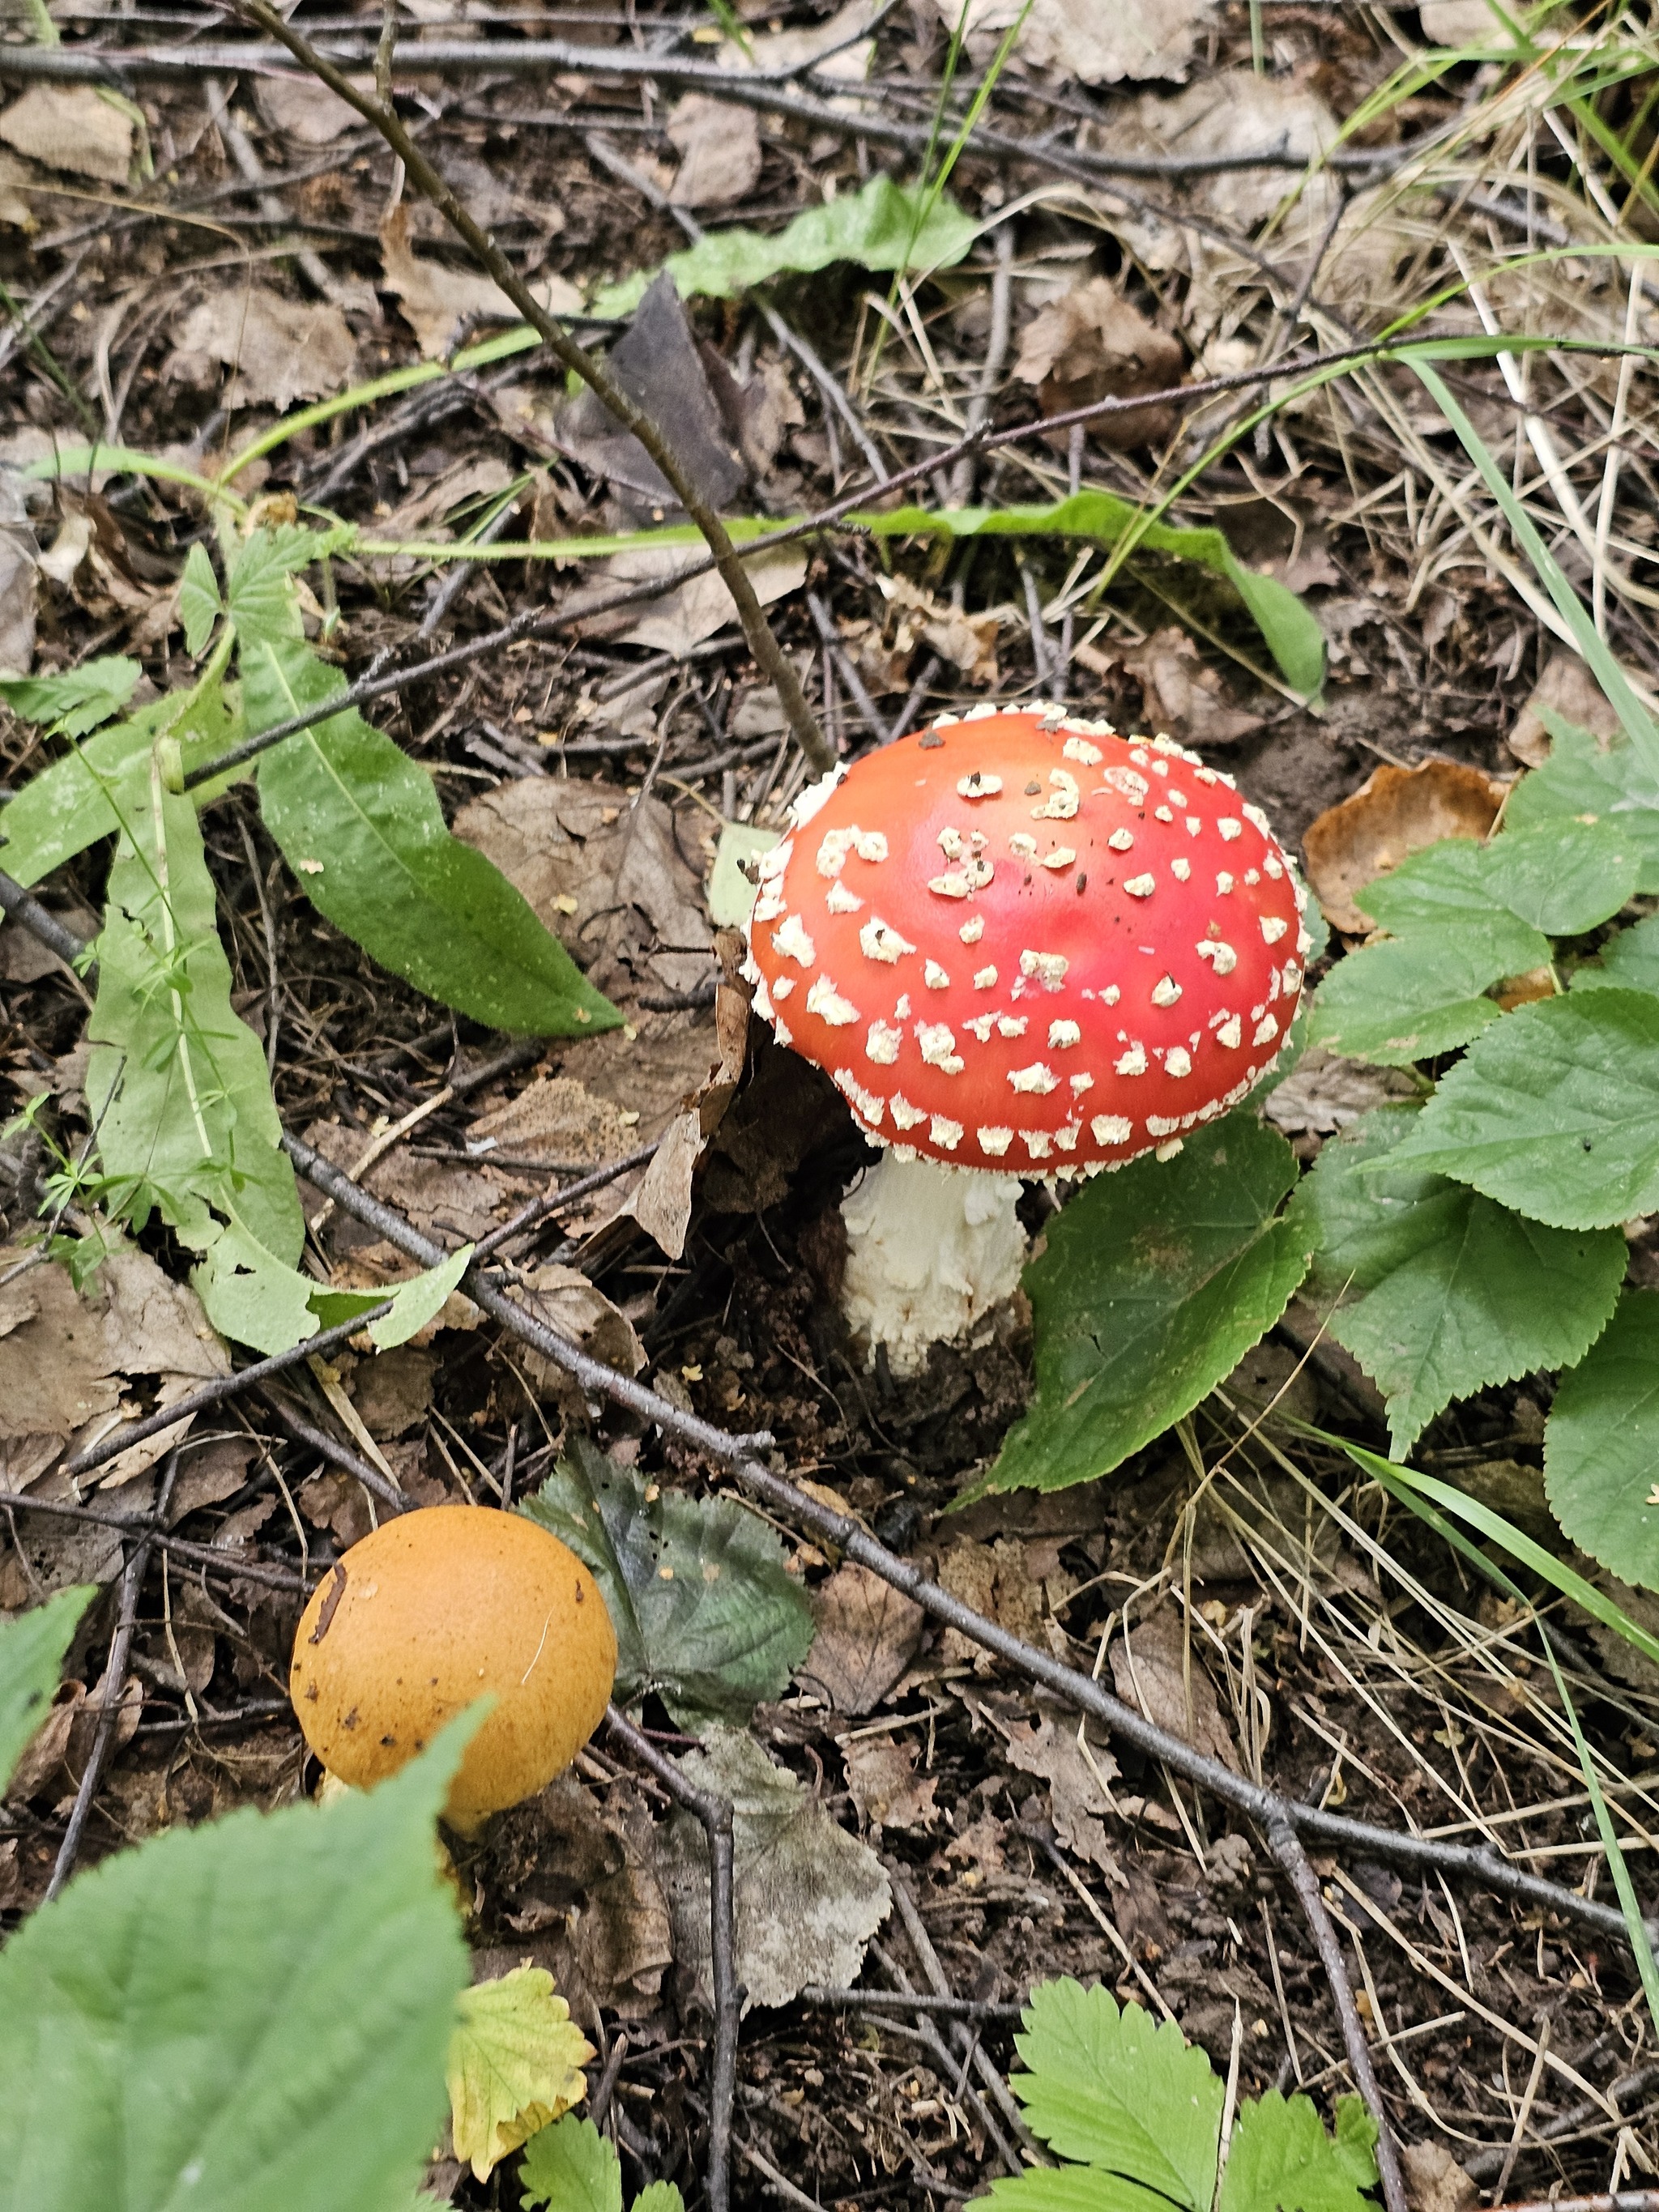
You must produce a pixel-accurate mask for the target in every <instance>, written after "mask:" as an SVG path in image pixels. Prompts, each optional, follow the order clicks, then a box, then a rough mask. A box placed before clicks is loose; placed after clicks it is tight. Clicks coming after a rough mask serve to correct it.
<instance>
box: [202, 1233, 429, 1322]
mask: <svg viewBox="0 0 1659 2212" xmlns="http://www.w3.org/2000/svg"><path fill="white" fill-rule="evenodd" d="M185 1233H186V1237H187V1241H189V1242H190V1243H191V1245H192V1248H193V1249H196V1250H197V1251H200V1252H202V1253H204V1258H203V1260H202V1261H201V1262H200V1264H199V1265H198V1266H197V1267H195V1268H193V1269H192V1270H191V1278H190V1279H191V1287H192V1288H193V1289H194V1291H196V1294H197V1297H199V1298H200V1299H201V1301H202V1304H203V1307H204V1310H205V1311H206V1313H207V1317H208V1319H209V1320H210V1322H212V1323H213V1326H214V1327H215V1328H216V1329H217V1330H218V1331H219V1332H220V1334H222V1335H223V1336H229V1337H234V1339H235V1340H236V1341H237V1343H239V1344H251V1345H252V1346H253V1348H254V1349H255V1351H256V1352H266V1353H270V1352H286V1351H287V1350H288V1348H289V1346H290V1345H295V1344H301V1343H303V1342H304V1340H305V1339H306V1338H307V1337H308V1336H314V1335H315V1334H316V1333H317V1330H318V1328H319V1327H320V1328H337V1326H338V1325H339V1324H340V1323H341V1322H348V1321H353V1320H355V1319H356V1316H358V1315H359V1314H366V1313H372V1312H373V1311H374V1308H375V1307H376V1306H380V1305H384V1304H386V1300H387V1299H388V1298H390V1299H391V1301H392V1311H391V1312H390V1313H388V1314H383V1315H382V1316H380V1320H378V1321H372V1322H369V1324H368V1338H369V1340H370V1342H371V1343H372V1344H373V1345H374V1347H375V1349H376V1351H378V1352H389V1351H390V1350H391V1349H392V1346H394V1345H398V1344H406V1343H407V1342H408V1341H409V1340H410V1337H411V1336H413V1335H414V1334H416V1331H417V1330H420V1329H422V1328H425V1327H426V1325H427V1323H428V1322H429V1321H430V1320H431V1319H432V1317H433V1316H434V1315H435V1314H436V1313H438V1312H440V1311H441V1310H442V1307H443V1304H444V1301H445V1300H446V1299H447V1297H448V1296H449V1294H450V1292H451V1291H453V1289H454V1288H455V1285H457V1284H458V1283H459V1281H460V1279H461V1277H462V1276H463V1275H464V1274H465V1273H466V1269H467V1264H468V1262H469V1261H471V1257H472V1249H473V1248H472V1247H471V1244H463V1245H462V1246H461V1248H460V1249H459V1251H456V1252H452V1253H451V1254H450V1255H449V1257H448V1258H447V1260H445V1261H443V1262H442V1263H441V1265H440V1266H438V1267H428V1268H425V1269H423V1270H422V1273H420V1274H418V1275H414V1276H411V1277H410V1279H408V1280H407V1281H406V1282H402V1283H398V1284H397V1285H395V1286H393V1285H387V1286H386V1289H384V1290H371V1291H336V1290H331V1289H330V1288H329V1286H328V1285H327V1284H326V1283H319V1282H317V1281H315V1280H314V1279H313V1278H312V1277H311V1276H309V1275H304V1274H301V1273H300V1271H299V1269H298V1268H297V1267H289V1265H288V1264H287V1262H286V1261H282V1260H279V1259H278V1258H277V1257H276V1254H275V1253H273V1252H268V1251H267V1250H266V1249H265V1248H264V1245H263V1244H261V1243H259V1241H258V1238H257V1237H254V1236H253V1235H252V1234H251V1232H250V1231H249V1230H248V1229H247V1227H246V1225H245V1224H244V1223H242V1222H240V1221H239V1220H237V1219H236V1218H234V1216H233V1218H231V1219H230V1221H229V1222H228V1224H227V1225H225V1226H224V1227H223V1228H222V1229H221V1228H220V1226H219V1225H218V1224H217V1223H216V1222H215V1223H210V1224H209V1225H207V1226H206V1227H204V1228H203V1229H201V1230H200V1231H195V1232H190V1231H187V1232H185Z"/></svg>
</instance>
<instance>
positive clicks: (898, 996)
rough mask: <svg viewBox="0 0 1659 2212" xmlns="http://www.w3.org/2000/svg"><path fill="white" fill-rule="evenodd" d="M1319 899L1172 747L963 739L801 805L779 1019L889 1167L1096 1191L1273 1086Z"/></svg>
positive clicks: (1026, 726)
mask: <svg viewBox="0 0 1659 2212" xmlns="http://www.w3.org/2000/svg"><path fill="white" fill-rule="evenodd" d="M1304 898H1305V894H1304V892H1303V890H1302V889H1301V887H1300V885H1299V884H1298V883H1297V880H1296V877H1295V874H1294V872H1293V871H1292V869H1291V866H1290V865H1289V863H1288V862H1287V860H1286V859H1285V854H1284V852H1283V851H1282V849H1281V848H1280V847H1279V844H1278V843H1277V842H1276V841H1275V839H1274V838H1273V835H1272V832H1271V830H1270V829H1268V826H1267V822H1266V819H1265V817H1263V816H1262V815H1261V813H1260V811H1258V810H1257V809H1255V808H1254V807H1251V806H1250V805H1249V804H1248V803H1247V802H1246V801H1245V800H1243V799H1241V797H1240V795H1239V793H1238V792H1237V789H1236V787H1235V786H1234V785H1233V782H1232V781H1231V778H1230V777H1228V776H1225V775H1222V774H1221V773H1220V772H1219V771H1218V770H1216V769H1210V768H1207V767H1206V766H1205V764H1204V763H1203V762H1202V761H1201V760H1200V758H1199V757H1198V756H1197V755H1195V754H1193V753H1189V752H1187V751H1185V750H1183V749H1182V747H1181V746H1179V745H1176V744H1174V743H1173V742H1172V741H1171V740H1170V739H1169V738H1124V737H1120V736H1118V735H1117V734H1116V733H1115V732H1114V731H1113V730H1111V728H1110V727H1109V726H1108V725H1107V724H1105V723H1102V722H1094V721H1090V720H1085V719H1084V718H1082V717H1080V716H1077V715H1071V714H1066V712H1065V710H1064V709H1062V708H1042V707H1041V706H1037V707H1034V708H1030V709H1024V708H1022V709H1018V710H1011V711H993V712H989V713H976V714H969V716H967V717H965V718H963V720H954V719H952V718H951V717H945V718H943V719H942V720H940V721H939V723H936V724H935V725H934V726H933V727H932V728H930V729H927V730H922V731H919V732H915V733H914V734H913V735H911V736H909V737H907V738H899V739H897V740H896V742H895V743H894V744H890V745H888V746H885V747H884V748H883V749H882V750H879V751H878V752H874V753H871V754H868V755H866V757H864V758H863V759H862V760H860V761H859V762H858V763H855V764H854V767H853V768H852V769H849V770H848V771H846V772H845V773H844V774H842V775H839V777H838V778H837V779H836V780H835V781H833V782H830V781H826V782H825V783H823V784H819V785H817V786H814V787H812V788H811V790H810V791H808V792H807V793H804V794H803V797H802V799H801V800H800V801H799V802H798V804H797V808H796V816H795V819H794V822H793V824H792V827H791V829H790V832H789V834H788V836H787V837H786V838H785V840H784V842H782V843H781V844H780V845H779V846H778V847H777V848H775V851H774V852H773V853H771V854H768V855H767V856H766V860H764V861H763V864H762V873H761V881H760V886H759V890H758V892H757V898H756V902H755V907H754V911H753V915H752V916H751V920H750V959H751V963H752V967H753V971H754V973H755V975H756V976H757V997H756V1004H757V1008H758V1009H759V1011H760V1012H762V1013H763V1014H764V1015H765V1016H766V1017H767V1018H769V1020H770V1021H771V1022H772V1024H773V1026H774V1028H775V1030H776V1032H777V1034H778V1036H779V1037H780V1038H781V1041H782V1042H785V1043H787V1044H788V1045H790V1046H792V1047H793V1049H794V1050H795V1051H797V1052H799V1053H801V1054H804V1055H805V1057H806V1058H807V1059H809V1060H815V1061H816V1062H817V1064H818V1065H819V1066H822V1067H823V1068H825V1069H826V1070H827V1071H828V1072H829V1074H830V1075H831V1076H832V1078H833V1079H834V1080H835V1082H836V1085H838V1086H839V1088H840V1089H841V1090H842V1092H843V1093H844V1095H845V1096H846V1097H847V1099H848V1103H849V1105H850V1106H851V1108H852V1109H853V1112H854V1115H855V1117H856V1118H857V1120H858V1121H860V1124H861V1125H862V1127H864V1128H865V1129H866V1131H867V1132H868V1133H869V1134H870V1135H871V1136H872V1137H873V1138H874V1139H876V1140H877V1141H878V1142H880V1143H884V1144H890V1145H892V1146H895V1147H896V1148H898V1149H899V1150H900V1152H901V1153H902V1152H906V1151H910V1152H916V1153H918V1154H921V1155H922V1156H924V1157H926V1158H933V1159H937V1160H939V1161H942V1162H944V1163H945V1164H947V1165H953V1166H957V1167H972V1168H989V1169H999V1170H1001V1171H1002V1172H1004V1173H1005V1174H1006V1173H1013V1174H1026V1175H1030V1174H1036V1175H1054V1174H1057V1173H1058V1174H1064V1173H1068V1172H1075V1171H1077V1170H1097V1169H1098V1168H1100V1167H1103V1166H1114V1165H1118V1164H1121V1163H1122V1162H1123V1161H1125V1160H1129V1159H1133V1158H1136V1157H1137V1156H1138V1155H1139V1154H1140V1153H1142V1152H1151V1151H1155V1150H1158V1149H1160V1148H1164V1147H1170V1146H1174V1145H1176V1143H1178V1140H1179V1139H1180V1138H1181V1136H1182V1134H1184V1133H1186V1132H1188V1131H1189V1130H1191V1129H1193V1128H1195V1127H1197V1126H1198V1125H1199V1124H1200V1122H1201V1121H1209V1120H1211V1119H1212V1118H1213V1117H1214V1116H1215V1115H1218V1114H1220V1113H1224V1112H1225V1111H1226V1110H1227V1109H1228V1108H1229V1107H1231V1106H1232V1105H1234V1104H1236V1103H1238V1101H1239V1100H1241V1099H1243V1097H1245V1096H1246V1095H1247V1093H1248V1092H1249V1091H1250V1090H1251V1089H1252V1088H1253V1087H1254V1085H1255V1084H1256V1083H1257V1082H1258V1081H1259V1080H1260V1079H1261V1077H1262V1076H1263V1075H1264V1074H1265V1073H1267V1069H1268V1068H1269V1067H1270V1066H1272V1065H1273V1061H1274V1060H1276V1059H1277V1058H1278V1055H1279V1050H1280V1048H1281V1047H1282V1045H1283V1042H1284V1039H1285V1034H1286V1032H1287V1031H1288V1030H1289V1028H1290V1025H1291V1021H1292V1019H1293V1018H1294V1017H1295V1013H1296V1009H1297V1002H1298V1000H1299V999H1300V996H1301V990H1302V961H1303V958H1304V955H1305V951H1306V947H1307V939H1306V935H1305V933H1304V931H1303V929H1302V927H1301V906H1302V903H1303V902H1304Z"/></svg>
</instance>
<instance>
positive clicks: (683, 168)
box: [668, 92, 761, 208]
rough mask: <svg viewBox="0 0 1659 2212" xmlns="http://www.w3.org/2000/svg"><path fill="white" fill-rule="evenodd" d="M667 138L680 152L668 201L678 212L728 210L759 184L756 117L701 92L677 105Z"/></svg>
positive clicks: (747, 111)
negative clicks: (692, 209)
mask: <svg viewBox="0 0 1659 2212" xmlns="http://www.w3.org/2000/svg"><path fill="white" fill-rule="evenodd" d="M668 136H669V137H670V139H671V141H672V143H673V144H674V145H675V146H676V147H677V148H678V149H679V155H680V167H679V174H678V176H677V177H676V178H675V179H674V182H673V184H672V185H671V188H670V190H669V194H668V197H669V198H670V200H671V202H672V203H673V204H674V205H675V206H676V207H687V208H701V207H730V206H731V204H732V202H733V201H734V200H740V199H742V198H743V197H744V194H745V193H747V192H750V191H753V190H754V188H755V186H756V185H757V184H758V183H759V181H760V173H761V139H760V118H759V117H758V116H757V114H756V112H755V111H754V109H753V108H751V107H734V106H732V103H731V102H730V101H729V100H713V99H711V98H710V97H709V95H708V94H707V93H704V92H689V93H687V94H686V95H685V97H684V99H683V100H677V101H676V102H675V104H674V106H673V109H672V111H671V113H670V115H669V118H668Z"/></svg>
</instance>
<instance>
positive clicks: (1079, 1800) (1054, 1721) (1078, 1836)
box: [1007, 1706, 1123, 1882]
mask: <svg viewBox="0 0 1659 2212" xmlns="http://www.w3.org/2000/svg"><path fill="white" fill-rule="evenodd" d="M1038 1713H1039V1717H1038V1718H1037V1719H1036V1720H1035V1721H1016V1722H1015V1723H1013V1724H1012V1727H1010V1729H1008V1746H1007V1749H1008V1763H1009V1765H1011V1766H1016V1767H1018V1769H1019V1771H1020V1772H1021V1773H1022V1774H1035V1775H1038V1776H1040V1777H1041V1778H1042V1780H1043V1781H1044V1782H1046V1783H1047V1784H1048V1803H1049V1807H1050V1814H1051V1817H1052V1819H1053V1820H1054V1833H1055V1835H1056V1836H1057V1837H1058V1838H1059V1839H1060V1843H1061V1844H1063V1845H1064V1846H1065V1848H1066V1850H1068V1851H1070V1852H1071V1853H1072V1854H1073V1857H1076V1858H1080V1859H1084V1860H1086V1861H1088V1862H1089V1863H1091V1864H1092V1865H1094V1866H1097V1867H1098V1868H1099V1869H1100V1871H1101V1872H1102V1873H1103V1875H1105V1876H1106V1878H1107V1879H1108V1881H1114V1882H1121V1881H1122V1880H1123V1869H1122V1868H1121V1866H1120V1865H1119V1864H1118V1863H1117V1858H1116V1856H1115V1853H1114V1852H1113V1850H1112V1849H1111V1846H1110V1845H1109V1844H1108V1842H1107V1840H1106V1830H1105V1828H1104V1826H1103V1825H1102V1823H1103V1816H1104V1815H1105V1814H1108V1813H1111V1812H1115V1809H1116V1808H1115V1807H1114V1805H1113V1803H1112V1801H1111V1797H1110V1796H1109V1786H1110V1784H1112V1783H1113V1782H1115V1780H1116V1779H1117V1772H1118V1766H1117V1761H1116V1760H1115V1759H1114V1758H1113V1757H1112V1754H1111V1753H1110V1752H1109V1751H1108V1750H1107V1749H1106V1748H1105V1747H1104V1745H1095V1744H1091V1746H1090V1747H1089V1748H1090V1752H1091V1754H1092V1757H1093V1759H1094V1765H1092V1766H1091V1765H1090V1763H1089V1760H1088V1759H1086V1758H1085V1756H1084V1753H1083V1747H1082V1746H1081V1745H1080V1744H1079V1741H1078V1735H1077V1717H1076V1716H1075V1714H1068V1713H1064V1712H1055V1711H1049V1710H1048V1708H1047V1707H1046V1706H1040V1707H1039V1708H1038Z"/></svg>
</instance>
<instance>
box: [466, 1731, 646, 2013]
mask: <svg viewBox="0 0 1659 2212" xmlns="http://www.w3.org/2000/svg"><path fill="white" fill-rule="evenodd" d="M495 1850H496V1852H497V1854H498V1865H499V1869H500V1873H501V1881H502V1886H503V1889H504V1892H505V1895H506V1899H507V1920H508V1923H509V1924H510V1925H511V1926H512V1927H513V1928H514V1929H517V1930H518V1932H519V1933H520V1935H523V1936H539V1935H542V1934H543V1931H545V1963H546V1964H547V1965H548V1966H549V1967H550V1969H551V1971H552V1973H553V1978H554V1980H555V1981H556V1984H557V1985H558V1988H559V1991H560V1994H561V1995H562V1996H563V1997H564V1998H565V1999H566V2001H567V2002H568V2004H569V2006H570V2009H571V2012H572V2014H573V2015H574V2017H575V2018H576V2019H577V2020H578V2021H582V2022H586V2023H590V2024H591V2023H592V2022H593V2021H596V2019H597V2017H598V2013H599V2007H600V2006H601V2005H603V2006H604V2007H605V2009H606V2011H608V2012H611V2013H614V2014H616V2015H618V2016H619V2017H620V2018H622V2019H623V2020H642V2019H644V2018H646V2017H647V2015H649V2014H650V2013H652V2012H653V2011H654V2010H655V2009H656V2008H657V2004H658V2002H659V1998H660V1996H661V1992H662V1984H663V1977H664V1976H665V1974H666V1972H668V1969H669V1968H670V1966H672V1964H673V1963H674V1943H673V1929H672V1927H671V1923H670V1920H669V1916H668V1905H667V1901H666V1899H665V1898H664V1895H663V1892H662V1887H661V1885H660V1884H659V1881H658V1880H657V1877H656V1875H655V1874H654V1872H653V1868H652V1857H653V1836H652V1820H651V1814H650V1811H649V1809H648V1808H647V1805H646V1802H645V1801H644V1799H643V1798H642V1797H641V1796H640V1794H639V1792H638V1791H637V1790H635V1787H634V1786H633V1784H631V1783H629V1782H628V1781H626V1780H623V1781H618V1782H613V1783H612V1784H611V1787H610V1789H609V1790H607V1791H606V1792H605V1796H603V1798H601V1797H599V1796H597V1795H596V1794H595V1792H594V1791H593V1790H591V1789H588V1788H587V1787H586V1786H585V1785H584V1784H582V1783H581V1782H580V1781H579V1780H578V1779H577V1778H576V1777H575V1776H574V1774H563V1775H561V1776H560V1777H559V1778H558V1780H557V1781H556V1782H553V1783H551V1784H549V1786H548V1787H547V1788H546V1789H545V1790H543V1792H542V1794H541V1796H539V1797H536V1798H532V1800H531V1802H530V1803H529V1804H527V1805H524V1806H520V1808H518V1809H517V1810H516V1811H514V1812H513V1813H511V1814H505V1815H503V1816H502V1818H501V1820H500V1821H499V1822H498V1823H497V1825H496V1828H495ZM514 1963H515V1964H516V1963H517V1961H516V1960H515V1961H514Z"/></svg>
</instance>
